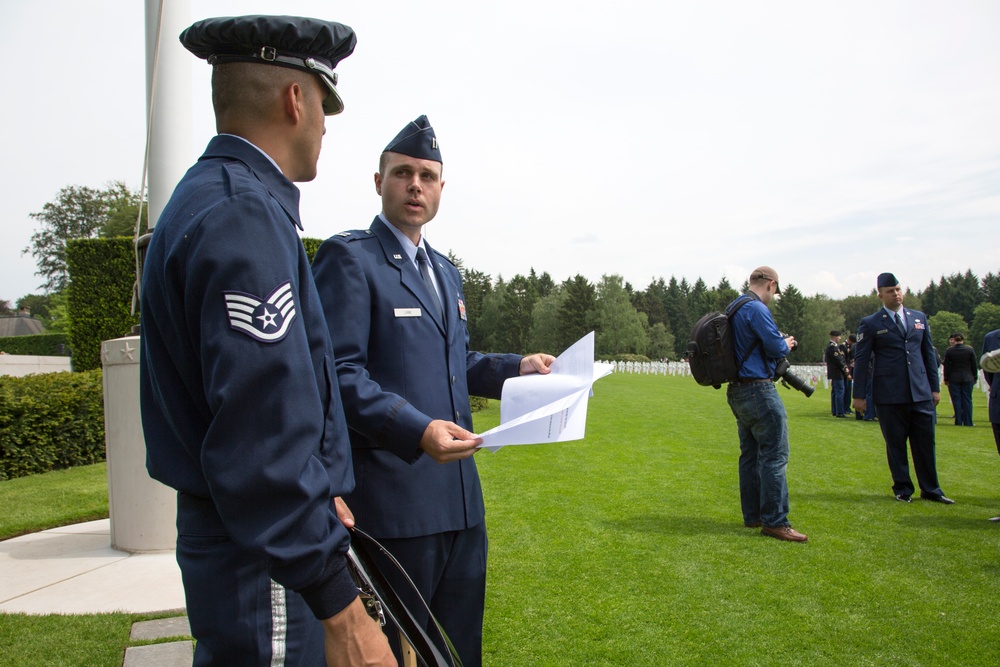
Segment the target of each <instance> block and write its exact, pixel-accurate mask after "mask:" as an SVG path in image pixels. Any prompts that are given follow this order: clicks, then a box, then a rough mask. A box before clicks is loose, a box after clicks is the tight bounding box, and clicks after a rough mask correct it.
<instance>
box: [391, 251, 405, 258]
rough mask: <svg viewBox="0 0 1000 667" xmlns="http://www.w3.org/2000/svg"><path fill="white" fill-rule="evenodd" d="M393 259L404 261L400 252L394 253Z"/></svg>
mask: <svg viewBox="0 0 1000 667" xmlns="http://www.w3.org/2000/svg"><path fill="white" fill-rule="evenodd" d="M392 258H393V259H403V256H402V255H400V254H399V253H398V252H394V253H392Z"/></svg>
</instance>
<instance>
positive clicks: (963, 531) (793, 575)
mask: <svg viewBox="0 0 1000 667" xmlns="http://www.w3.org/2000/svg"><path fill="white" fill-rule="evenodd" d="M594 391H595V396H594V397H593V398H592V399H591V402H590V410H589V420H588V430H587V438H586V440H584V441H582V442H578V443H561V444H557V445H544V446H530V447H509V448H506V449H503V450H500V451H499V452H497V453H495V454H482V455H479V457H478V459H477V460H478V462H479V467H480V471H481V475H482V477H483V483H484V487H485V495H486V501H487V507H488V510H487V512H488V513H487V521H488V525H489V534H490V561H489V568H490V569H489V572H490V574H489V583H488V593H487V610H486V630H485V642H486V656H485V658H486V663H487V664H488V665H493V666H499V665H510V666H512V667H514V666H520V665H733V666H745V665H776V666H777V665H852V666H853V665H996V664H1000V620H998V618H997V614H996V613H995V606H996V601H997V600H998V599H1000V552H998V549H997V543H998V541H1000V525H997V524H993V523H990V522H988V521H986V519H987V518H988V517H991V516H996V515H998V514H1000V483H998V482H1000V458H998V457H997V451H996V448H995V446H994V444H993V437H992V432H991V430H990V426H989V423H988V421H987V418H986V402H985V398H984V396H983V395H982V394H979V393H977V395H976V399H975V400H976V402H975V413H976V415H977V417H978V426H976V427H975V428H962V427H955V426H951V425H946V423H945V422H946V420H945V419H942V420H941V425H940V426H939V428H938V470H939V475H940V480H941V484H942V488H943V489H944V490H945V491H946V493H947V494H948V495H949V496H950V497H952V498H954V499H955V500H956V501H957V503H956V504H955V505H952V506H944V505H939V504H936V503H931V502H927V501H914V502H913V503H912V504H910V505H904V504H903V503H899V502H896V501H895V500H894V499H893V497H892V495H891V489H890V485H891V479H890V477H889V471H888V467H887V465H886V461H885V450H884V444H883V441H882V438H881V433H880V431H879V426H878V424H877V423H874V422H858V421H854V420H853V419H849V420H848V419H834V418H833V417H831V416H830V414H829V392H827V391H825V390H822V389H820V390H818V391H817V392H816V394H815V395H813V396H812V397H811V398H808V399H807V398H805V397H804V396H803V395H802V394H799V393H798V392H794V391H791V390H785V389H784V388H780V389H779V391H780V392H781V395H782V397H783V398H784V400H785V404H786V406H787V409H788V412H789V423H790V432H791V448H792V453H791V461H790V464H789V469H788V480H789V489H790V504H791V513H790V515H789V518H790V520H791V522H792V525H793V526H794V527H796V528H797V529H798V530H800V531H802V532H804V533H806V534H808V535H809V543H807V544H791V543H783V542H779V541H777V540H774V539H771V538H767V537H762V536H761V535H760V534H759V531H757V530H750V529H746V528H743V526H742V516H741V514H740V505H739V489H738V479H737V457H738V454H739V446H738V440H737V437H736V425H735V420H734V418H733V417H732V414H731V413H730V412H729V408H728V406H727V405H726V399H725V389H722V390H719V391H716V390H713V389H711V388H703V387H699V386H697V385H696V384H695V383H694V381H693V380H691V379H690V378H672V377H662V376H635V375H632V376H626V375H613V376H610V377H608V378H605V379H603V380H601V381H599V382H598V383H597V384H596V385H595V389H594ZM945 401H946V402H945V404H944V405H942V406H940V408H941V414H942V416H943V417H947V416H948V415H950V414H951V408H950V405H948V404H947V399H945ZM491 412H495V410H491ZM490 418H491V419H492V421H489V422H487V419H490ZM496 421H497V417H496V416H495V415H492V414H490V413H485V414H484V415H483V418H482V419H481V420H480V422H481V425H480V423H478V422H477V428H479V429H480V430H485V428H488V427H489V426H491V425H492V424H494V423H496Z"/></svg>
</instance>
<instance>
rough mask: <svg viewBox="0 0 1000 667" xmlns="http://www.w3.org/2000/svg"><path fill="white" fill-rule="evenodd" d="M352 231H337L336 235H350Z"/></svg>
mask: <svg viewBox="0 0 1000 667" xmlns="http://www.w3.org/2000/svg"><path fill="white" fill-rule="evenodd" d="M350 235H351V233H350V232H337V234H336V236H350Z"/></svg>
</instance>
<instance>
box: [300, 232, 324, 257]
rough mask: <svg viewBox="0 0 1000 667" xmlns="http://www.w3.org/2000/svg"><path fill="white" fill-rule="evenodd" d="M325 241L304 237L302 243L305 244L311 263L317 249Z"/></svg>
mask: <svg viewBox="0 0 1000 667" xmlns="http://www.w3.org/2000/svg"><path fill="white" fill-rule="evenodd" d="M323 241H324V239H307V238H303V239H302V245H303V246H305V249H306V256H307V257H309V262H310V263H311V262H312V261H313V258H314V257H316V251H317V250H319V247H320V246H321V245H322V244H323Z"/></svg>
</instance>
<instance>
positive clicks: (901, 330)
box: [896, 313, 906, 336]
mask: <svg viewBox="0 0 1000 667" xmlns="http://www.w3.org/2000/svg"><path fill="white" fill-rule="evenodd" d="M896 327H897V328H898V329H899V333H901V334H903V336H906V327H904V326H903V319H902V318H901V317H900V316H899V313H896Z"/></svg>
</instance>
